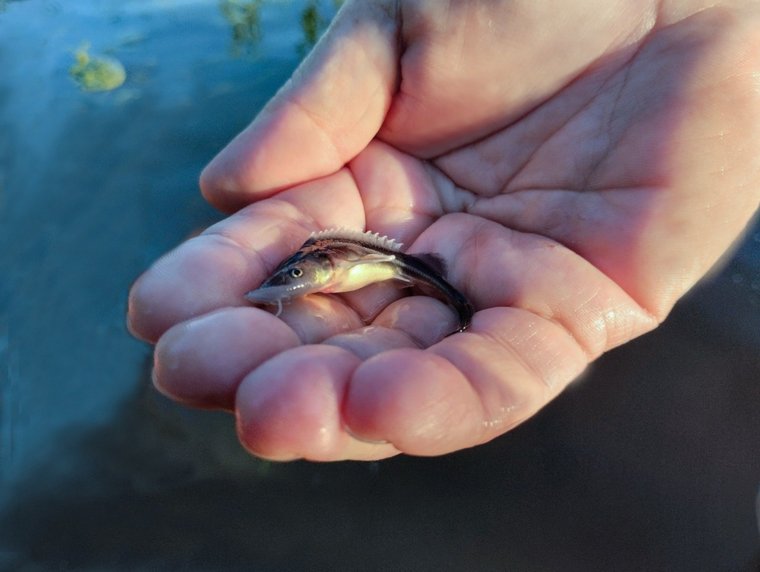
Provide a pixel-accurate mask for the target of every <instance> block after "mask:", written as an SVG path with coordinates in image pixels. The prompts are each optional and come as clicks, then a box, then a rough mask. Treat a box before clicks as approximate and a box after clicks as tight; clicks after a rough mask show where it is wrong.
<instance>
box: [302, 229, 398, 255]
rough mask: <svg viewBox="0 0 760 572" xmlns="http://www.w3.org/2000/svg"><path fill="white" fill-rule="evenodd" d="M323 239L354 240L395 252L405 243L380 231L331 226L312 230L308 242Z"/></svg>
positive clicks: (311, 242) (354, 241)
mask: <svg viewBox="0 0 760 572" xmlns="http://www.w3.org/2000/svg"><path fill="white" fill-rule="evenodd" d="M321 240H343V241H346V242H352V243H356V244H362V245H366V246H370V247H376V248H383V249H385V250H392V251H393V252H400V251H401V247H402V246H403V244H401V243H400V242H397V241H396V240H394V239H392V238H390V237H388V236H384V235H380V233H377V232H372V231H369V230H368V231H366V232H362V231H361V230H356V229H351V228H329V229H327V230H320V231H319V232H312V233H311V236H309V239H308V240H307V241H306V244H313V243H315V242H317V241H321Z"/></svg>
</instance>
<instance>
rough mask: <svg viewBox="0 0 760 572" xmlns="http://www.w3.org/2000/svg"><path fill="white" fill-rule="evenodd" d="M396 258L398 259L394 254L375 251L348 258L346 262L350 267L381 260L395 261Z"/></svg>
mask: <svg viewBox="0 0 760 572" xmlns="http://www.w3.org/2000/svg"><path fill="white" fill-rule="evenodd" d="M394 260H396V257H395V256H394V255H392V254H381V253H373V254H362V255H361V256H357V257H356V258H353V257H352V258H348V259H346V260H345V262H344V263H345V264H346V266H348V267H349V268H350V267H352V266H359V265H360V264H378V263H380V262H393V261H394Z"/></svg>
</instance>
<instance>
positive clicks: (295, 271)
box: [288, 267, 303, 278]
mask: <svg viewBox="0 0 760 572" xmlns="http://www.w3.org/2000/svg"><path fill="white" fill-rule="evenodd" d="M288 274H290V277H291V278H300V277H301V276H303V270H301V269H300V268H298V267H296V268H291V269H290V272H289V273H288Z"/></svg>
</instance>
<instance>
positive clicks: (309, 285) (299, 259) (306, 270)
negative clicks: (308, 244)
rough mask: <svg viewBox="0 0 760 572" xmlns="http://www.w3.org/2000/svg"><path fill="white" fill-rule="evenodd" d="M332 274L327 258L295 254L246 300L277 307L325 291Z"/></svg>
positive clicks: (315, 254) (322, 255) (309, 254)
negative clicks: (276, 305)
mask: <svg viewBox="0 0 760 572" xmlns="http://www.w3.org/2000/svg"><path fill="white" fill-rule="evenodd" d="M333 275H334V269H333V265H332V262H331V260H330V257H329V256H328V255H326V254H322V253H315V252H311V253H301V252H297V253H296V254H294V255H293V256H291V257H290V258H288V259H287V260H285V261H284V262H283V263H282V264H280V265H279V266H278V267H277V268H276V269H275V271H274V272H273V273H272V275H271V276H270V277H269V278H267V279H266V280H265V281H264V282H263V283H262V284H261V285H260V286H259V287H258V288H256V289H255V290H251V291H250V292H248V293H247V294H246V295H245V297H246V299H247V300H248V301H249V302H253V303H254V304H278V303H280V302H285V301H288V300H291V299H293V298H297V297H300V296H305V295H306V294H311V293H313V292H319V291H321V290H324V289H325V288H326V287H327V286H328V285H329V284H330V281H331V280H332V279H333Z"/></svg>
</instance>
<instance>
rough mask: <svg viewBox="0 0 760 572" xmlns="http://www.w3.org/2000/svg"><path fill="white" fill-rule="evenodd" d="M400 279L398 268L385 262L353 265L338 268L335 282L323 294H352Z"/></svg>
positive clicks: (331, 282) (332, 281)
mask: <svg viewBox="0 0 760 572" xmlns="http://www.w3.org/2000/svg"><path fill="white" fill-rule="evenodd" d="M393 278H399V271H398V267H396V266H394V265H393V264H389V263H384V262H380V263H378V262H368V263H366V264H361V263H360V264H353V265H351V266H349V267H347V268H338V269H336V271H335V276H334V277H333V280H331V281H330V285H329V286H328V287H327V288H326V289H325V290H323V292H327V293H330V292H351V291H353V290H358V289H359V288H364V287H365V286H369V285H370V284H374V283H376V282H383V281H385V280H391V279H393Z"/></svg>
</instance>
